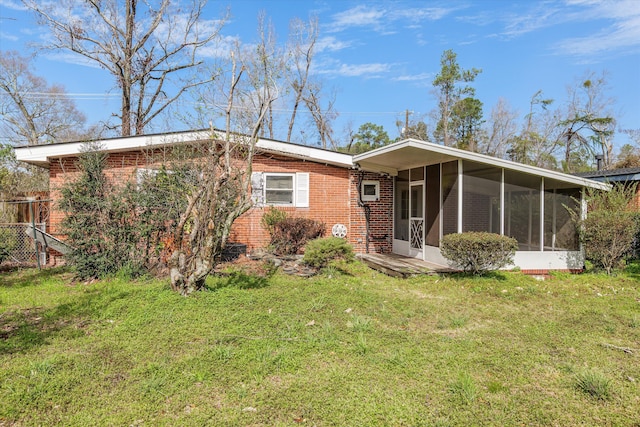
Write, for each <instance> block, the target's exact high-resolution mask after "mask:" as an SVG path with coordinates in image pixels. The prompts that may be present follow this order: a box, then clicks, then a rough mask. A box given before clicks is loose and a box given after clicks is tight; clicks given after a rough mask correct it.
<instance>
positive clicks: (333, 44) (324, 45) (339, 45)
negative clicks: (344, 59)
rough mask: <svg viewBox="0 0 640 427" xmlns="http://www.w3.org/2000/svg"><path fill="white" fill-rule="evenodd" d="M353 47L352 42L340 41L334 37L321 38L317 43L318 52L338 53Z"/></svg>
mask: <svg viewBox="0 0 640 427" xmlns="http://www.w3.org/2000/svg"><path fill="white" fill-rule="evenodd" d="M350 46H351V42H347V41H342V40H338V39H337V38H335V37H333V36H328V37H321V38H319V39H318V41H317V42H316V50H317V51H318V52H325V51H329V52H337V51H339V50H342V49H346V48H348V47H350Z"/></svg>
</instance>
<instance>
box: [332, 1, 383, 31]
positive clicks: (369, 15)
mask: <svg viewBox="0 0 640 427" xmlns="http://www.w3.org/2000/svg"><path fill="white" fill-rule="evenodd" d="M386 13H387V11H386V10H384V9H374V8H372V7H367V6H364V5H359V6H356V7H354V8H351V9H348V10H345V11H344V12H339V13H336V14H335V15H333V22H332V23H331V24H330V27H329V28H330V31H342V30H344V29H346V28H350V27H373V28H374V29H375V28H380V27H381V26H382V24H383V22H384V18H385V15H386Z"/></svg>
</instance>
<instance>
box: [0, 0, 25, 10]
mask: <svg viewBox="0 0 640 427" xmlns="http://www.w3.org/2000/svg"><path fill="white" fill-rule="evenodd" d="M0 6H2V7H6V8H7V9H11V10H19V11H23V10H27V7H26V6H25V5H24V4H22V2H20V1H14V0H0Z"/></svg>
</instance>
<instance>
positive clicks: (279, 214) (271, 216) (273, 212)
mask: <svg viewBox="0 0 640 427" xmlns="http://www.w3.org/2000/svg"><path fill="white" fill-rule="evenodd" d="M285 219H287V213H286V212H285V211H283V210H280V209H278V208H276V207H273V206H270V207H269V209H268V210H267V211H266V212H265V213H264V214H263V215H262V218H261V219H260V224H261V225H262V227H263V228H264V229H265V230H267V231H268V232H269V235H271V236H273V232H274V230H275V228H276V225H277V224H278V223H280V222H282V221H284V220H285Z"/></svg>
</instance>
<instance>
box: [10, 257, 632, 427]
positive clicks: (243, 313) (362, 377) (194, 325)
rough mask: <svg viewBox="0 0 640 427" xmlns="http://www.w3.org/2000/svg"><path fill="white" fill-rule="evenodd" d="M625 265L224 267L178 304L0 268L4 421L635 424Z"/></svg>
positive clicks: (145, 290) (150, 286) (55, 275)
mask: <svg viewBox="0 0 640 427" xmlns="http://www.w3.org/2000/svg"><path fill="white" fill-rule="evenodd" d="M338 271H339V274H335V273H336V272H338ZM638 271H640V269H638V268H637V267H633V268H631V269H629V272H628V273H621V274H619V275H618V276H616V277H608V276H601V275H596V274H584V275H575V276H572V275H554V277H552V278H551V279H549V280H546V281H543V282H538V281H536V280H534V279H532V278H529V277H526V276H524V275H522V274H520V273H497V274H493V275H490V276H487V277H478V278H470V277H466V276H452V277H417V278H412V279H405V280H401V279H394V278H389V277H387V276H384V275H381V274H378V273H376V272H373V271H371V270H369V269H367V268H366V267H364V266H363V265H361V264H359V263H352V264H348V265H347V264H342V265H340V266H339V269H338V270H336V271H333V272H332V274H322V275H319V276H316V277H313V278H308V279H303V278H297V277H290V276H285V275H282V274H280V273H276V274H273V275H271V274H266V275H264V276H256V275H255V274H252V273H251V272H242V271H237V270H234V271H232V272H231V273H229V274H225V275H224V276H223V277H218V278H213V279H211V280H210V281H209V283H208V285H209V291H206V292H200V293H197V294H196V295H194V296H192V297H190V298H183V297H180V296H179V295H177V294H175V293H173V292H172V291H171V290H170V289H169V286H168V283H167V282H166V281H163V280H155V279H143V280H137V281H130V280H128V279H127V278H126V277H125V276H126V275H121V276H119V277H118V276H117V277H114V278H113V279H111V280H104V281H98V282H95V283H89V284H85V283H74V282H73V281H72V278H71V275H70V274H69V273H68V272H66V271H65V270H59V269H58V270H45V271H42V272H38V271H35V270H22V271H15V272H11V273H6V272H4V273H0V304H1V306H0V338H1V340H0V367H1V368H0V425H13V424H15V425H21V426H31V425H33V426H35V425H71V426H92V425H96V426H101V425H138V426H143V425H185V426H189V425H193V426H200V425H221V426H229V425H232V426H233V425H238V426H245V425H254V426H259V425H264V426H267V425H268V426H272V425H275V426H293V425H298V424H301V423H303V424H307V425H317V426H333V425H341V426H343V425H344V426H362V425H380V426H388V425H394V426H395V425H399V426H401V425H407V426H408V425H416V426H431V425H433V426H436V425H438V426H458V425H459V426H463V425H533V426H536V425H537V426H544V425H621V426H633V425H637V424H634V423H637V422H638V420H640V397H639V396H640V388H639V385H640V360H639V358H640V351H639V350H640V327H638V323H639V313H640V281H639V280H638V279H639V278H640V277H639V275H638ZM620 349H632V352H631V353H629V352H626V351H622V350H620Z"/></svg>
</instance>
